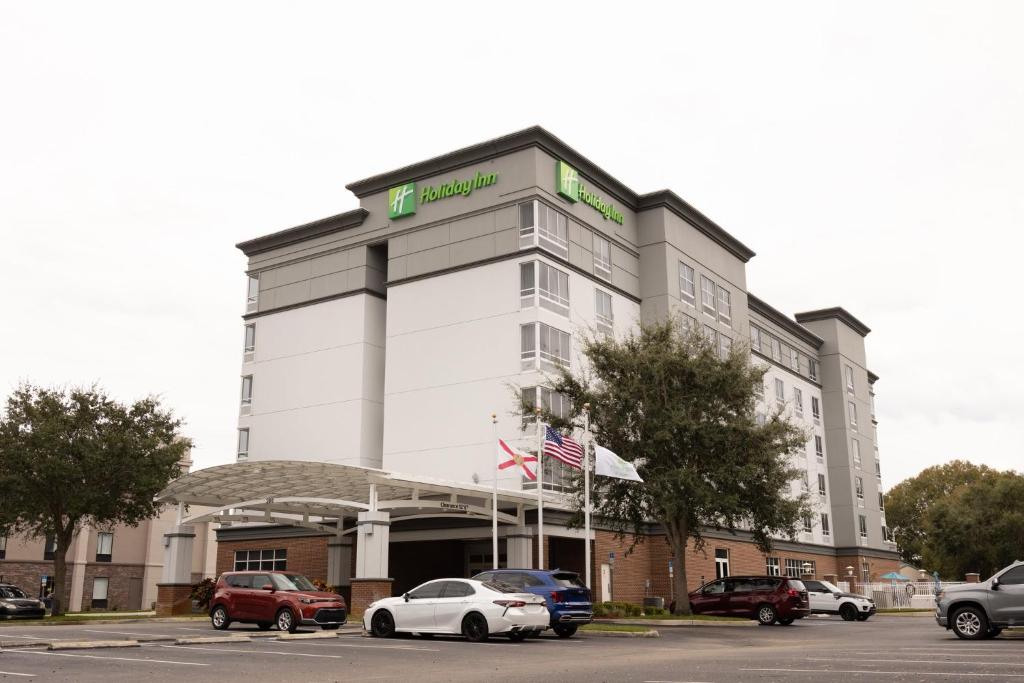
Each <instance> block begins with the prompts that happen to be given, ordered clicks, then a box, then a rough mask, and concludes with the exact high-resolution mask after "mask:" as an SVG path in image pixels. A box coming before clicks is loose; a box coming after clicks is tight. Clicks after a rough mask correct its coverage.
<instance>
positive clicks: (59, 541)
mask: <svg viewBox="0 0 1024 683" xmlns="http://www.w3.org/2000/svg"><path fill="white" fill-rule="evenodd" d="M73 536H74V526H73V525H72V526H71V528H70V529H61V530H60V531H59V532H58V533H57V534H56V536H55V537H54V540H55V541H56V547H55V548H54V551H53V596H52V599H53V607H52V608H51V610H50V614H51V615H52V616H55V617H58V616H60V615H62V614H64V612H65V611H67V605H65V604H64V592H65V590H64V584H65V583H66V582H67V553H68V547H69V546H70V545H71V538H72V537H73Z"/></svg>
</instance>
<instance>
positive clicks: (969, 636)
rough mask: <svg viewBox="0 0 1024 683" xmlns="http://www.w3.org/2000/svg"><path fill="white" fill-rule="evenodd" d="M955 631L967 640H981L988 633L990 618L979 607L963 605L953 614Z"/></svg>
mask: <svg viewBox="0 0 1024 683" xmlns="http://www.w3.org/2000/svg"><path fill="white" fill-rule="evenodd" d="M952 621H953V633H955V634H956V635H957V636H958V637H960V638H963V639H965V640H979V639H981V638H984V637H985V634H986V633H988V619H986V618H985V613H984V612H982V611H981V610H980V609H978V608H977V607H963V608H961V609H958V610H957V611H956V613H955V614H954V615H953V619H952Z"/></svg>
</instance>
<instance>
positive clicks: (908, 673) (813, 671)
mask: <svg viewBox="0 0 1024 683" xmlns="http://www.w3.org/2000/svg"><path fill="white" fill-rule="evenodd" d="M740 671H786V672H789V673H810V674H871V675H872V676H878V675H879V674H884V675H886V676H982V677H987V678H991V677H994V676H999V677H1002V678H1024V674H1003V673H998V674H997V673H992V674H980V673H964V672H962V671H877V670H875V669H767V668H762V669H740Z"/></svg>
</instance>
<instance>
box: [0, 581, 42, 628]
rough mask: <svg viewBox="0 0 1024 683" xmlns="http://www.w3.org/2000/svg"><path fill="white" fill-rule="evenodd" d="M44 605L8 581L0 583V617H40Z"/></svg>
mask: <svg viewBox="0 0 1024 683" xmlns="http://www.w3.org/2000/svg"><path fill="white" fill-rule="evenodd" d="M45 616H46V605H44V604H43V601H42V600H36V599H35V598H30V597H29V596H28V594H27V593H26V592H25V591H23V590H21V589H20V588H18V587H17V586H15V585H14V584H10V583H0V619H42V618H43V617H45Z"/></svg>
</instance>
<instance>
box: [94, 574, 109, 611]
mask: <svg viewBox="0 0 1024 683" xmlns="http://www.w3.org/2000/svg"><path fill="white" fill-rule="evenodd" d="M101 596H102V597H101ZM109 596H110V578H109V577H107V576H97V577H94V578H93V580H92V597H91V598H90V599H91V600H92V606H93V607H95V608H98V609H106V608H107V605H108V604H109V599H110V597H109Z"/></svg>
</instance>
